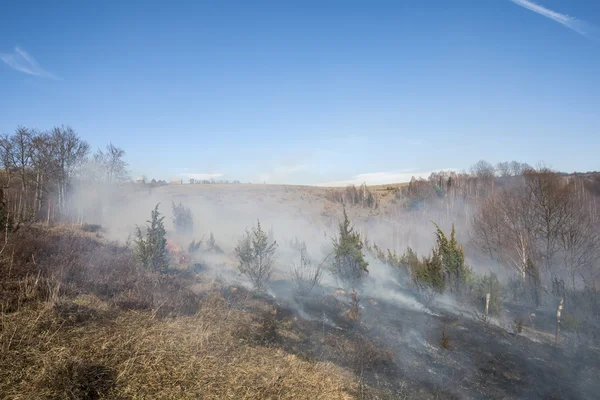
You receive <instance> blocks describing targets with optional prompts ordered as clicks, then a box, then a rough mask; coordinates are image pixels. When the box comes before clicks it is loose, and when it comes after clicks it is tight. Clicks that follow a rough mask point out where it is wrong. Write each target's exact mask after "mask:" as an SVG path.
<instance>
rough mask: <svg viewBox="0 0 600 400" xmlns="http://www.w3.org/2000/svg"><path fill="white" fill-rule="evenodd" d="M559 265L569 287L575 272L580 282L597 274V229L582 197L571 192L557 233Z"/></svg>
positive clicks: (599, 243)
mask: <svg viewBox="0 0 600 400" xmlns="http://www.w3.org/2000/svg"><path fill="white" fill-rule="evenodd" d="M558 239H559V245H560V250H561V253H562V261H563V266H564V268H565V270H566V272H567V273H568V274H569V278H570V280H571V284H572V286H573V290H575V289H576V278H577V275H579V276H580V277H581V278H582V279H583V281H584V282H593V281H594V280H595V279H596V278H597V277H598V276H599V275H600V270H599V269H598V260H599V259H600V232H598V229H597V227H596V226H594V223H593V222H592V221H591V219H590V218H589V214H588V212H587V207H586V204H585V200H584V199H583V198H582V196H579V195H577V192H576V191H575V190H573V191H572V192H571V202H570V204H569V207H568V213H567V216H566V217H565V218H564V222H563V223H562V224H561V226H560V231H559V234H558Z"/></svg>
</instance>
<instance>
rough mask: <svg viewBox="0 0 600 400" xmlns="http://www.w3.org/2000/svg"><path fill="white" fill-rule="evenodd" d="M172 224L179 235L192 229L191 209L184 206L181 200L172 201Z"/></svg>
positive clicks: (188, 233) (185, 233)
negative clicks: (178, 201) (176, 202)
mask: <svg viewBox="0 0 600 400" xmlns="http://www.w3.org/2000/svg"><path fill="white" fill-rule="evenodd" d="M173 226H174V227H175V231H176V232H177V233H178V234H180V235H190V234H191V233H193V231H194V215H193V214H192V210H190V209H189V208H188V207H186V206H184V205H183V204H182V203H181V202H180V203H179V204H175V202H173Z"/></svg>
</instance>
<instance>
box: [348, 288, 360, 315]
mask: <svg viewBox="0 0 600 400" xmlns="http://www.w3.org/2000/svg"><path fill="white" fill-rule="evenodd" d="M359 302H360V300H359V299H358V295H357V293H356V290H353V291H352V294H351V300H350V310H349V311H348V318H349V319H350V321H353V322H355V323H357V322H359V321H360V304H359Z"/></svg>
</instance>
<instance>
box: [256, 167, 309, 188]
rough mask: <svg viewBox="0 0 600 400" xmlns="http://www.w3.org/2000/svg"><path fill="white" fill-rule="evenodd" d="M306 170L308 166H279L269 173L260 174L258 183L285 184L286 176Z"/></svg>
mask: <svg viewBox="0 0 600 400" xmlns="http://www.w3.org/2000/svg"><path fill="white" fill-rule="evenodd" d="M308 169H309V165H308V164H295V165H279V166H276V167H275V168H273V170H272V171H270V172H266V173H262V174H260V175H259V177H258V181H259V182H267V183H285V180H286V178H287V177H288V176H290V175H293V174H295V173H297V172H300V171H306V170H308Z"/></svg>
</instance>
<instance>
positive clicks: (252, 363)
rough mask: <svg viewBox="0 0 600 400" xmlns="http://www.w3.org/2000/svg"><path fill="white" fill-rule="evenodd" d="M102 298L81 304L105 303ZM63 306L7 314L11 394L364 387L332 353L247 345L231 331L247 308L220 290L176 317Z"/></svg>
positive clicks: (311, 391)
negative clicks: (332, 360)
mask: <svg viewBox="0 0 600 400" xmlns="http://www.w3.org/2000/svg"><path fill="white" fill-rule="evenodd" d="M97 302H98V303H99V305H98V306H97V307H98V308H91V307H90V306H86V308H85V309H80V311H79V312H81V313H83V314H84V315H88V314H90V312H89V310H94V312H95V313H101V312H102V303H101V302H99V301H97ZM75 304H76V303H75ZM88 304H89V303H88ZM104 306H106V305H104ZM61 310H62V309H61ZM61 312H62V311H57V310H56V309H54V310H50V309H48V308H46V307H40V308H38V309H31V310H21V311H19V312H17V313H13V314H8V315H5V316H4V318H3V325H2V332H1V333H0V352H1V353H2V358H1V361H0V370H2V371H3V377H2V379H0V392H1V393H4V396H5V398H12V399H35V398H70V399H80V398H89V399H92V398H207V399H223V398H236V399H267V398H273V399H274V398H277V399H285V398H289V399H292V398H311V399H314V398H323V399H345V398H351V397H352V396H351V393H352V392H353V391H354V390H356V382H355V380H354V378H353V377H352V376H351V375H350V374H349V373H348V372H347V371H343V370H341V369H340V368H338V367H335V366H333V365H331V364H329V363H317V362H307V361H303V360H300V359H298V358H297V357H296V356H294V355H291V354H286V353H285V352H283V351H281V350H277V349H272V348H266V347H250V346H246V345H244V344H243V343H242V342H241V341H240V340H239V339H238V338H236V337H235V336H234V335H232V332H234V331H235V328H236V326H237V325H238V324H244V323H247V317H246V316H244V315H241V314H239V313H238V312H236V311H233V310H228V308H227V306H226V304H225V302H224V301H223V299H222V298H220V297H219V294H218V293H217V292H214V293H212V294H211V296H210V298H208V299H205V304H204V305H203V307H202V308H201V309H200V312H199V313H198V314H196V315H194V316H189V317H179V318H174V319H171V318H163V319H157V318H155V316H154V315H153V313H152V312H149V311H148V312H135V311H128V312H122V313H121V314H120V315H119V316H118V317H116V318H115V319H113V320H108V321H107V320H95V321H94V320H93V319H88V317H82V318H79V317H75V318H74V320H75V321H74V322H68V323H67V322H65V321H69V320H70V319H71V318H72V317H73V315H74V314H75V315H77V314H78V311H76V309H74V308H72V309H71V311H69V313H68V316H67V317H65V316H64V315H60V314H59V313H61ZM49 313H54V315H53V316H51V317H50V319H52V320H55V321H54V322H55V323H53V324H48V323H47V319H48V314H49ZM82 324H84V325H82Z"/></svg>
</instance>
